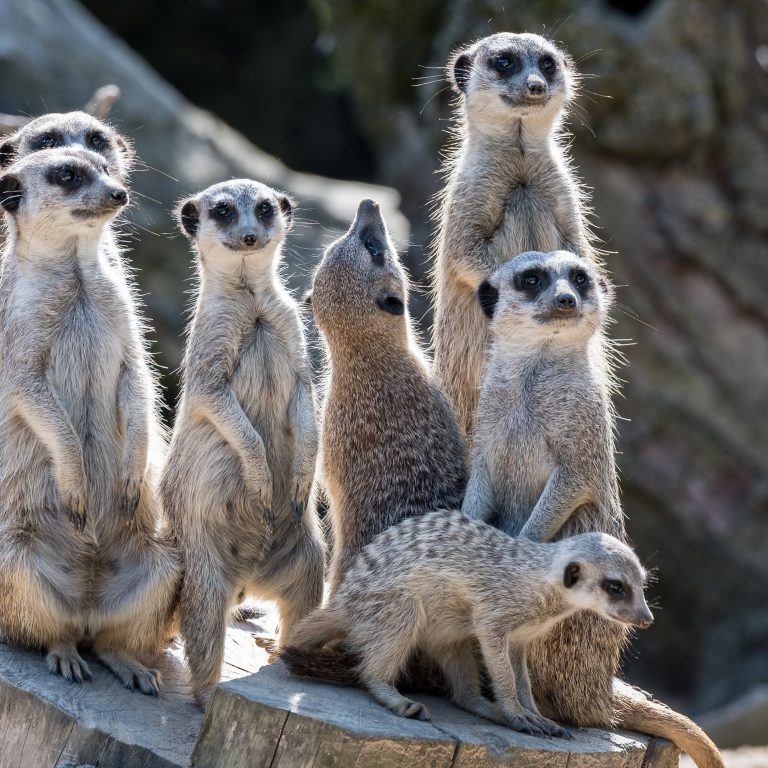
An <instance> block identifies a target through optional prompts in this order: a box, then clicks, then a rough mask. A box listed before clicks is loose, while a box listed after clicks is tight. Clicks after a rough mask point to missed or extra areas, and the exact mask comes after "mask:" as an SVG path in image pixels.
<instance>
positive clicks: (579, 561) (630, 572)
mask: <svg viewBox="0 0 768 768" xmlns="http://www.w3.org/2000/svg"><path fill="white" fill-rule="evenodd" d="M573 543H574V546H573V548H572V552H571V558H565V559H566V560H567V563H566V564H565V565H563V559H562V558H561V559H560V561H559V566H558V567H559V570H560V573H561V574H562V576H561V578H562V585H563V587H564V592H565V596H566V600H567V601H568V602H569V603H570V604H571V605H572V606H573V607H575V608H578V609H584V610H592V611H595V612H596V613H598V614H600V615H601V616H603V617H604V618H606V619H610V620H612V621H618V622H620V623H622V624H631V625H632V626H636V627H639V628H640V629H647V628H648V627H650V626H651V624H652V623H653V614H652V613H651V611H650V609H649V608H648V604H647V603H646V601H645V595H644V594H643V589H644V586H645V580H646V572H645V569H644V568H643V566H642V565H641V564H640V561H639V560H638V559H637V555H635V553H634V552H633V551H632V550H631V549H630V548H629V547H628V546H626V545H625V544H622V543H621V542H620V541H619V540H618V539H615V538H614V537H613V536H608V535H607V534H601V533H596V534H583V535H580V536H576V537H573Z"/></svg>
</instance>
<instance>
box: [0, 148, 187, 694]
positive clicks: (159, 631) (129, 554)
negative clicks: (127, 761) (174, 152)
mask: <svg viewBox="0 0 768 768" xmlns="http://www.w3.org/2000/svg"><path fill="white" fill-rule="evenodd" d="M127 202H128V193H127V191H126V189H125V187H124V186H123V185H122V184H121V183H120V182H119V181H117V180H115V178H114V177H113V176H111V175H110V174H109V173H108V168H107V163H106V161H105V159H104V158H103V157H101V156H99V155H96V154H94V153H92V152H88V151H85V150H81V151H77V152H74V153H73V152H70V151H69V150H64V149H55V150H43V151H40V152H35V153H33V154H31V155H29V156H27V157H26V158H23V159H21V160H19V161H18V162H17V163H14V164H13V165H11V166H10V167H9V168H7V169H6V170H5V171H4V172H2V174H0V205H2V208H3V209H4V212H5V220H6V224H7V228H8V240H7V243H6V247H5V251H4V253H3V267H2V271H1V272H0V553H1V554H0V638H1V639H2V640H3V641H4V642H8V643H11V644H15V645H21V646H26V647H42V648H45V649H46V650H47V662H48V666H49V668H50V669H51V671H52V672H54V673H58V674H61V675H62V676H63V677H64V678H65V679H67V680H68V681H72V680H75V681H77V682H81V681H82V680H83V679H87V678H89V677H90V671H89V669H88V665H87V664H86V663H85V661H84V660H83V659H82V658H81V656H80V655H79V653H78V647H79V646H80V645H88V646H91V647H92V649H93V651H94V652H95V654H96V656H97V658H98V659H99V660H100V661H101V662H102V663H103V664H105V665H106V666H107V667H108V668H110V669H111V670H112V671H113V672H114V673H115V674H116V675H117V677H118V678H120V680H121V681H122V682H123V683H124V684H125V685H126V686H127V687H129V688H132V687H134V686H135V687H138V689H139V690H141V691H142V693H147V694H155V695H156V694H157V693H158V676H157V673H156V672H155V671H154V670H150V669H147V668H145V667H144V666H142V665H141V664H139V663H138V662H137V661H135V660H134V659H133V658H132V657H131V656H130V655H129V654H133V653H155V652H158V651H159V650H160V648H161V647H162V646H163V645H164V644H165V642H166V641H167V639H168V637H169V634H170V632H171V629H170V627H171V623H172V615H173V607H174V603H175V596H176V592H177V588H178V581H179V575H180V571H179V565H178V562H177V558H176V556H175V554H174V550H173V548H172V546H171V540H170V535H169V531H168V528H167V526H166V525H164V520H163V518H162V516H161V512H160V509H159V506H158V504H157V499H156V482H157V474H158V470H159V464H160V462H161V461H162V455H163V451H164V437H163V434H162V429H161V426H160V422H159V419H158V415H157V407H156V406H157V392H156V386H155V377H154V375H153V373H152V371H151V369H150V367H149V364H148V354H147V351H146V349H145V346H144V341H143V337H142V322H141V320H140V318H139V315H138V312H137V308H136V304H135V300H134V297H133V295H132V293H131V290H130V288H129V286H128V284H127V283H126V282H125V281H124V280H123V279H122V278H121V275H120V274H119V273H118V272H116V271H115V270H113V269H111V268H109V266H108V265H107V261H108V254H107V253H106V250H107V249H106V248H105V242H106V241H107V239H108V238H107V233H108V230H109V226H110V222H111V220H112V219H113V218H114V217H115V215H116V214H117V213H118V212H119V211H121V210H122V209H123V208H124V207H125V205H126V203H127Z"/></svg>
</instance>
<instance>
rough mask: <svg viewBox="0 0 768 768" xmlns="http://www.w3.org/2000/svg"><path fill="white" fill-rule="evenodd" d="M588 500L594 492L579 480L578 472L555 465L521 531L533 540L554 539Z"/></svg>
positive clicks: (522, 534)
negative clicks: (570, 471)
mask: <svg viewBox="0 0 768 768" xmlns="http://www.w3.org/2000/svg"><path fill="white" fill-rule="evenodd" d="M589 501H592V498H591V494H590V493H589V491H588V490H586V489H585V488H584V486H583V485H582V484H581V482H580V481H579V473H566V472H564V471H563V470H562V469H561V468H560V467H555V469H554V470H553V471H552V474H550V476H549V480H547V484H546V486H544V490H543V491H542V493H541V496H540V497H539V500H538V501H537V502H536V506H535V507H534V508H533V511H532V512H531V514H530V516H529V517H528V519H527V520H526V521H525V525H523V528H522V530H521V531H520V535H521V536H525V538H527V539H530V540H531V541H551V540H552V539H553V538H554V537H555V536H556V535H557V532H558V531H559V530H560V529H561V528H562V527H563V525H565V523H566V522H567V521H568V519H569V518H570V517H571V515H572V514H573V512H574V511H575V510H576V509H578V508H579V507H580V506H581V505H582V504H586V503H587V502H589Z"/></svg>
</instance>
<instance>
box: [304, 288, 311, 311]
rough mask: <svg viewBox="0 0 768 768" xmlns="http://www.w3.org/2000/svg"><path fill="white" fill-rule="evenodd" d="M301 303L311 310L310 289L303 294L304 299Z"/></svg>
mask: <svg viewBox="0 0 768 768" xmlns="http://www.w3.org/2000/svg"><path fill="white" fill-rule="evenodd" d="M302 302H303V303H304V306H305V307H309V309H312V289H311V288H310V289H309V290H308V291H307V292H306V293H305V294H304V298H303V299H302Z"/></svg>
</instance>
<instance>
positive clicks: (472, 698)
mask: <svg viewBox="0 0 768 768" xmlns="http://www.w3.org/2000/svg"><path fill="white" fill-rule="evenodd" d="M435 656H436V657H438V658H439V660H440V666H441V667H442V670H443V673H444V674H445V677H446V679H447V680H448V684H449V685H450V687H451V701H452V702H453V703H454V704H455V705H456V706H457V707H460V708H461V709H463V710H466V711H467V712H471V713H472V714H473V715H478V716H479V717H484V718H485V719H486V720H491V721H493V722H496V723H501V724H502V725H504V724H506V720H505V718H504V716H503V715H502V714H501V713H500V712H499V710H498V709H497V707H496V705H495V704H494V703H493V702H492V701H489V700H488V699H486V698H485V696H483V693H482V689H481V682H480V672H479V670H478V668H477V661H476V660H475V654H474V647H473V645H472V643H471V642H469V643H463V644H461V645H458V646H453V647H452V648H447V649H445V650H443V651H442V652H441V653H439V654H437V653H436V654H435Z"/></svg>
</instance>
